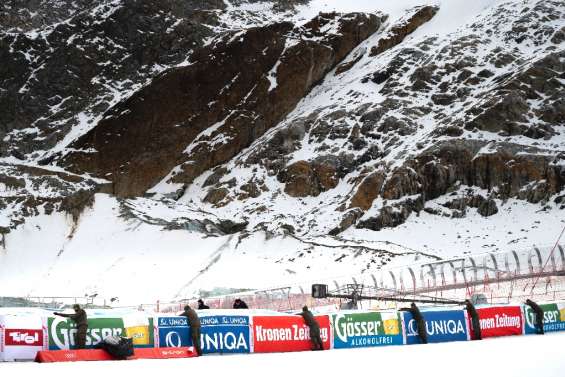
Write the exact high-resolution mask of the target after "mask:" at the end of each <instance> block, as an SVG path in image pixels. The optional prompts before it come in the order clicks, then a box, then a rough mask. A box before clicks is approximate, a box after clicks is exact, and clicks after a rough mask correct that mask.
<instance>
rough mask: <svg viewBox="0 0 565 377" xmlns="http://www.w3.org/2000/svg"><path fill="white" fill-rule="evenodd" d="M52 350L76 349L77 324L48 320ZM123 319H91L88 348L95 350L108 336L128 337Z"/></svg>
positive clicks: (57, 318)
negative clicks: (95, 346)
mask: <svg viewBox="0 0 565 377" xmlns="http://www.w3.org/2000/svg"><path fill="white" fill-rule="evenodd" d="M47 328H48V332H49V349H50V350H68V349H74V348H75V347H76V333H77V328H76V324H75V323H74V322H73V321H72V320H70V319H67V318H63V317H54V318H53V317H50V318H48V319H47ZM125 334H126V332H125V329H124V321H123V319H122V318H89V319H88V331H87V333H86V348H93V346H94V345H96V344H98V343H100V342H101V341H102V339H104V338H106V337H107V336H110V335H112V336H114V335H117V336H126V335H125Z"/></svg>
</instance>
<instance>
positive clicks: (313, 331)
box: [300, 305, 324, 351]
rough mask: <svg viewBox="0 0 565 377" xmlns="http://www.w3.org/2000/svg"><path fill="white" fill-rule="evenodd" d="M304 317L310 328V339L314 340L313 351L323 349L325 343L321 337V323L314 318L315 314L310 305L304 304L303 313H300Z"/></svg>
mask: <svg viewBox="0 0 565 377" xmlns="http://www.w3.org/2000/svg"><path fill="white" fill-rule="evenodd" d="M300 315H301V316H302V318H304V323H306V325H308V327H309V328H310V341H311V342H312V347H313V348H312V351H322V350H323V349H324V343H323V342H322V338H321V337H320V324H319V323H318V321H316V318H314V315H313V314H312V312H311V311H310V310H308V307H307V306H306V305H304V307H303V308H302V313H300Z"/></svg>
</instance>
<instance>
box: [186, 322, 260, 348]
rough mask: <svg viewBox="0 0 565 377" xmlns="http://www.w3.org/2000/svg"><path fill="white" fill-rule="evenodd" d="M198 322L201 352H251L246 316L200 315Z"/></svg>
mask: <svg viewBox="0 0 565 377" xmlns="http://www.w3.org/2000/svg"><path fill="white" fill-rule="evenodd" d="M200 323H201V324H202V329H201V345H202V352H203V353H249V352H251V345H250V339H251V338H250V326H249V317H248V316H231V315H230V316H209V317H201V318H200ZM190 343H191V344H192V341H190Z"/></svg>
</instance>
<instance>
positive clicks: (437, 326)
mask: <svg viewBox="0 0 565 377" xmlns="http://www.w3.org/2000/svg"><path fill="white" fill-rule="evenodd" d="M466 314H467V313H466V312H464V311H463V310H445V311H423V312H422V316H423V317H424V321H425V322H426V333H427V335H428V343H441V342H454V341H462V340H469V328H468V324H467V316H466ZM402 318H403V321H404V328H405V331H406V344H418V343H421V340H420V337H419V336H418V326H417V324H416V320H414V318H412V314H410V313H409V312H402Z"/></svg>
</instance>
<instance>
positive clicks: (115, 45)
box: [0, 0, 565, 303]
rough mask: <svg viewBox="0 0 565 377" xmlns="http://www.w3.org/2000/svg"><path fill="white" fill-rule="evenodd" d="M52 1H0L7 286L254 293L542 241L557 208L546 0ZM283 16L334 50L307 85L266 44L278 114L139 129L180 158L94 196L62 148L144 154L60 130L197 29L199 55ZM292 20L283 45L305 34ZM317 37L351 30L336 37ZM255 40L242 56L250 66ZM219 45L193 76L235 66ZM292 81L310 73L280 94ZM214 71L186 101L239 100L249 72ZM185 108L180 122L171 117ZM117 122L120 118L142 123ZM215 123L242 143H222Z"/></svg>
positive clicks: (561, 60)
mask: <svg viewBox="0 0 565 377" xmlns="http://www.w3.org/2000/svg"><path fill="white" fill-rule="evenodd" d="M66 3H69V4H70V2H65V1H62V2H57V7H54V8H53V12H52V13H49V14H47V13H44V12H43V11H42V9H44V8H42V7H45V4H46V3H45V2H38V3H34V4H33V5H30V6H29V7H27V8H26V9H27V11H25V10H24V11H21V12H20V11H16V10H15V9H14V8H13V6H12V8H11V9H8V8H9V7H7V6H6V5H2V6H3V7H4V8H1V9H2V12H3V13H2V12H0V26H1V27H0V56H2V60H3V61H6V62H8V64H6V65H5V66H3V68H0V105H1V106H0V136H1V140H2V141H1V142H0V153H1V156H0V233H1V234H2V242H1V244H0V245H1V247H0V284H1V285H2V286H3V287H9V288H6V289H3V291H2V295H53V294H56V295H79V296H83V295H84V294H92V293H98V294H99V295H101V296H104V297H116V296H118V297H120V299H121V300H122V302H131V303H133V302H136V303H139V302H142V301H153V300H156V299H162V300H164V299H175V298H179V297H190V296H192V295H197V294H198V292H199V290H201V289H204V290H210V289H211V288H213V287H227V288H267V287H272V286H279V285H289V284H294V283H297V282H311V281H316V280H318V279H326V278H333V277H337V276H351V275H356V274H359V273H363V272H374V271H376V270H377V269H378V268H379V267H381V266H386V267H389V266H399V265H404V264H409V263H413V262H420V261H425V260H435V259H437V258H445V257H451V256H456V255H461V254H465V253H477V252H482V251H496V250H507V249H509V248H515V249H525V248H529V247H531V245H532V244H536V245H538V246H545V245H549V244H552V243H554V242H555V238H556V235H557V234H558V233H559V231H560V230H561V228H562V227H563V226H564V225H565V224H564V222H563V221H564V218H563V215H562V214H563V206H564V203H563V197H564V196H563V192H562V191H563V186H564V184H565V174H564V169H563V165H564V164H565V162H564V160H563V158H564V156H565V150H564V149H565V145H564V139H563V131H564V129H563V127H564V126H565V123H564V122H565V118H564V114H565V108H564V107H563V98H565V96H564V92H565V90H564V87H565V85H564V84H565V81H564V80H565V77H564V72H565V55H564V54H565V52H564V41H565V24H564V21H563V20H564V19H565V17H564V14H565V7H564V5H563V3H562V2H560V1H539V0H538V1H535V0H525V1H523V0H512V1H498V0H480V1H475V2H472V3H469V2H466V1H462V0H445V1H443V0H441V1H434V2H421V1H415V0H402V1H395V2H384V1H383V2H378V1H368V0H362V1H361V0H358V1H352V2H343V1H337V0H327V1H322V0H320V1H318V0H313V1H310V2H305V1H276V2H272V1H235V0H232V1H229V2H228V1H225V2H222V1H219V0H218V1H211V0H210V1H202V2H192V1H190V2H188V1H187V2H182V4H181V3H179V2H178V1H173V0H168V1H159V2H157V1H149V2H147V1H144V2H142V1H134V0H123V1H112V2H109V1H104V2H103V1H100V2H96V3H94V2H93V3H88V4H86V3H82V2H74V3H73V5H72V6H70V5H69V6H68V7H67V6H66V5H65V4H66ZM179 4H181V5H179ZM59 5H60V6H59ZM416 7H417V8H416ZM37 9H39V10H41V11H38V10H37ZM334 10H335V11H339V12H351V11H352V12H359V11H361V12H377V11H378V12H382V13H375V15H374V16H366V17H368V18H367V19H371V18H372V17H376V18H378V19H380V20H381V21H382V22H384V23H382V24H380V25H378V26H376V28H375V29H371V30H372V31H375V32H374V33H369V34H371V35H367V37H368V38H367V39H366V40H359V41H356V42H355V43H350V40H348V34H347V33H342V32H339V29H338V28H336V25H338V23H337V22H333V21H331V20H339V19H341V18H340V17H343V16H342V15H338V14H329V15H322V16H321V17H319V18H318V19H317V20H318V21H317V22H312V21H311V20H312V18H313V17H314V16H316V15H317V14H318V12H319V11H325V12H328V11H334ZM422 10H424V11H422ZM35 12H38V13H37V14H34V13H35ZM384 14H386V15H387V16H388V17H387V18H386V19H385V17H383V15H384ZM6 15H8V16H6ZM347 17H349V16H345V18H346V19H347ZM5 20H8V21H5ZM320 20H322V21H321V22H320ZM328 20H329V21H328ZM281 21H291V22H292V23H293V24H295V26H294V27H295V28H296V29H295V30H305V28H308V27H312V30H313V33H314V34H315V38H317V40H318V41H320V40H323V41H325V42H324V43H322V45H326V46H327V43H328V42H327V41H331V43H334V44H333V45H332V46H333V47H332V48H334V49H335V51H342V52H341V55H343V56H341V57H343V62H341V63H343V64H339V63H340V62H339V61H336V60H335V59H328V60H327V61H324V62H323V65H324V69H323V70H321V71H320V72H323V74H320V76H317V79H316V80H313V81H315V82H310V81H312V80H310V81H308V78H310V79H311V77H313V76H312V75H311V74H310V71H309V70H308V69H306V68H307V67H313V66H315V65H311V66H308V65H305V64H303V63H301V61H302V60H300V59H298V60H294V61H292V60H289V61H290V62H291V63H290V64H287V67H286V68H285V69H287V70H288V71H285V70H282V69H279V68H280V67H281V62H284V59H282V60H281V59H279V57H280V56H284V53H283V54H282V55H276V56H275V55H273V58H274V60H273V61H272V62H269V64H267V66H268V67H267V66H266V69H265V71H264V72H263V71H261V72H260V74H258V76H260V77H259V78H258V79H257V82H260V83H261V85H263V86H264V89H265V91H264V92H261V93H262V94H260V95H257V101H259V102H260V101H261V100H265V98H267V97H268V96H269V93H271V91H272V90H273V89H277V88H278V89H279V90H281V96H280V97H277V98H279V99H280V98H284V100H285V101H288V102H286V104H290V105H289V106H288V107H287V108H285V111H283V112H281V113H284V115H283V116H282V117H281V119H282V118H284V119H283V120H282V122H279V120H280V119H277V120H276V121H273V122H272V124H269V127H265V129H264V130H263V129H262V128H260V127H259V130H260V131H258V132H255V130H256V128H252V129H253V130H254V131H253V132H250V133H245V132H242V130H247V129H248V128H249V125H250V124H251V123H252V122H250V121H249V120H248V118H245V117H242V118H237V119H236V120H237V121H234V122H233V123H230V122H228V123H227V124H226V122H223V123H222V122H221V121H222V119H224V118H225V119H227V116H228V114H225V115H226V116H225V117H221V118H219V119H217V120H216V121H213V122H209V123H206V126H205V127H204V128H203V129H199V130H198V133H197V134H198V135H197V136H198V139H195V140H192V139H190V140H189V139H188V138H185V136H183V135H180V136H179V135H178V134H175V133H169V132H168V131H162V132H155V133H154V136H152V137H153V139H151V140H149V144H147V143H146V144H145V145H149V146H153V147H154V146H158V145H161V144H163V143H165V144H166V142H167V140H169V141H170V140H173V141H174V143H178V144H179V145H182V148H181V149H182V150H184V151H187V152H188V153H185V154H183V156H181V157H179V158H178V159H177V158H176V157H175V158H171V156H168V155H167V153H162V155H163V156H162V158H164V159H170V161H167V163H166V164H162V166H161V170H160V171H159V172H158V174H155V172H151V174H153V175H154V177H153V178H152V180H151V182H152V183H151V185H148V186H147V185H146V186H143V187H144V188H143V189H142V190H138V191H136V195H135V196H136V197H131V198H127V199H124V198H115V197H113V196H112V195H108V194H113V193H118V191H119V190H117V187H116V182H117V180H116V179H115V176H113V174H107V173H108V171H107V170H106V171H105V170H104V169H103V167H102V168H101V165H97V164H96V163H94V164H92V166H86V165H84V166H85V167H84V168H83V169H82V170H80V171H76V170H74V169H70V170H71V171H69V169H67V168H68V167H69V165H66V164H64V163H61V161H62V162H64V161H65V159H64V158H63V159H61V157H64V156H70V155H73V154H80V153H83V152H88V153H90V154H92V155H94V154H96V153H100V151H102V150H104V156H103V157H104V158H106V159H108V156H111V155H112V153H115V154H116V156H118V157H119V158H121V159H123V161H122V160H119V159H115V160H114V159H112V158H110V159H109V163H110V164H114V165H116V166H117V167H118V168H122V167H123V166H127V165H128V164H130V165H131V166H129V167H128V169H129V170H130V171H132V172H134V173H139V174H140V175H144V174H146V173H147V172H146V171H144V169H145V168H143V167H142V165H138V164H137V163H134V162H133V161H136V159H142V158H144V159H147V160H153V162H154V163H155V164H161V160H160V158H161V157H158V158H159V159H158V158H157V155H156V154H154V153H153V152H151V153H149V152H147V150H144V149H143V148H142V147H141V146H140V144H139V140H138V139H136V138H135V137H128V138H124V139H116V140H117V141H116V140H114V144H112V145H111V146H110V147H106V148H107V150H105V149H104V148H105V147H104V144H105V141H106V140H110V139H105V138H106V137H107V136H108V135H107V133H106V132H105V131H108V133H112V132H114V131H116V130H117V128H116V127H113V126H112V127H109V128H108V130H104V129H102V128H100V129H102V131H99V132H98V136H97V137H96V139H97V140H98V142H99V145H94V144H93V146H89V148H87V149H84V148H82V146H78V145H77V144H73V143H76V142H77V140H80V139H81V138H84V137H85V135H87V134H88V133H89V132H90V133H92V132H93V131H92V130H94V129H95V128H97V127H98V126H99V125H100V122H101V120H103V119H104V117H106V116H108V115H111V114H113V112H114V113H115V112H117V113H116V114H115V115H116V116H117V117H118V118H116V119H124V117H127V116H128V113H127V112H124V111H125V110H127V109H126V108H125V107H124V106H125V105H127V104H128V98H130V97H131V98H134V99H135V98H142V97H143V93H146V92H147V91H151V90H152V88H154V87H155V85H157V84H158V83H159V82H162V81H160V78H162V77H165V76H167V75H170V74H171V72H181V71H184V70H186V69H187V67H189V66H190V65H191V64H193V63H194V62H193V61H191V57H192V56H193V54H194V51H196V47H197V46H202V47H203V48H204V49H203V50H199V51H208V50H207V49H210V48H213V47H214V44H215V43H218V41H226V43H227V44H229V43H232V42H235V41H237V38H242V37H243V36H244V35H247V33H249V31H248V30H249V28H257V27H260V28H264V29H261V30H269V29H273V28H276V27H280V26H276V25H274V24H275V23H276V22H281ZM309 23H310V25H308V24H309ZM278 25H284V24H278ZM240 29H244V30H240ZM349 30H351V29H349ZM258 34H261V33H258ZM352 34H354V33H352ZM298 35H300V33H298ZM290 37H292V38H288V40H289V41H293V42H292V43H290V44H293V45H294V43H296V41H298V40H300V41H301V43H313V42H314V41H312V40H310V38H311V36H310V35H306V38H304V35H300V38H295V37H296V36H293V35H290ZM234 38H235V39H234ZM293 38H295V39H293ZM336 38H337V39H336ZM304 39H306V42H304ZM362 39H364V38H362ZM336 40H337V41H339V40H347V41H348V42H347V46H349V47H348V49H347V51H346V52H343V51H344V50H342V49H341V47H340V45H339V44H335V41H336ZM385 41H386V43H385ZM331 43H330V45H331ZM357 44H359V45H358V46H357ZM284 46H285V47H288V46H287V44H286V42H285V43H284ZM356 46H357V47H356ZM378 46H386V48H384V49H383V48H380V47H378ZM324 48H325V47H323V46H322V47H320V51H321V50H322V49H324ZM260 50H261V51H263V50H262V49H260ZM253 51H254V50H253V49H251V48H250V49H248V50H245V51H242V53H244V54H247V58H248V59H250V60H249V61H253V60H254V59H255V60H256V59H257V56H255V53H254V52H253ZM282 51H287V50H286V49H282ZM291 51H292V50H291ZM299 51H301V52H302V53H304V52H307V51H310V50H308V49H302V50H299ZM287 53H288V51H287ZM201 54H202V53H201ZM242 55H243V54H242ZM257 55H258V56H259V55H260V54H257ZM287 56H291V57H294V56H293V55H292V54H288V55H287ZM296 56H300V54H297V55H296ZM270 58H271V57H269V59H270ZM339 60H341V58H340V59H339ZM328 61H331V64H330V65H326V63H327V62H328ZM230 62H232V60H231V59H228V60H226V64H227V65H225V67H226V68H222V67H220V68H218V69H216V70H215V71H213V72H206V71H203V72H202V73H201V74H200V77H201V78H206V77H213V78H214V79H215V78H216V77H217V76H221V73H226V72H231V71H230V70H233V69H235V70H240V71H241V72H245V68H247V69H249V67H250V66H251V64H247V65H242V66H237V67H235V68H234V67H233V66H229V63H230ZM275 62H278V63H275ZM224 71H225V72H224ZM250 71H251V70H250ZM283 72H292V73H293V74H294V75H293V76H289V75H286V74H284V75H283ZM247 73H253V74H255V73H256V72H254V71H253V72H247ZM289 77H292V78H296V77H300V80H294V79H292V80H291V79H288V78H289ZM302 77H306V79H304V80H305V82H310V83H311V84H312V85H309V86H308V88H306V89H305V90H302V89H301V90H300V91H299V92H293V91H292V90H294V89H293V88H295V87H296V86H297V85H296V83H302V82H303V81H301V80H303V79H302ZM230 78H231V77H230ZM287 79H288V80H287ZM228 81H229V80H228ZM235 82H237V80H235ZM192 83H194V81H192ZM285 84H287V85H288V86H286V87H285ZM238 85H239V84H238ZM187 87H188V88H190V83H188V85H187ZM167 88H168V87H167V86H166V85H165V87H164V88H163V92H161V93H165V94H167ZM223 88H225V86H224V85H222V86H221V87H220V88H218V90H217V91H216V92H212V91H211V92H210V93H208V94H209V97H210V98H209V99H206V101H205V102H206V103H205V105H209V104H210V103H212V102H213V101H214V100H218V99H220V98H221V97H222V96H225V97H226V98H232V100H233V99H234V98H235V99H236V100H237V101H236V102H238V103H239V100H240V99H245V100H247V99H249V98H250V97H247V96H246V95H247V94H248V92H250V88H246V89H248V90H246V91H242V93H239V92H238V91H237V90H235V89H233V88H231V86H230V87H229V88H228V89H229V90H224V92H225V93H224V92H222V89H223ZM288 88H291V89H292V90H290V89H288ZM169 89H170V88H169ZM20 91H22V92H21V93H20ZM170 92H172V91H170V90H169V93H168V94H170ZM243 92H244V93H243ZM295 93H299V94H295ZM240 94H241V96H240ZM165 97H166V96H165V95H163V98H165ZM173 97H174V96H173ZM207 98H208V97H207ZM277 103H278V102H277V101H275V104H277ZM220 105H221V104H220ZM166 106H167V104H166V103H163V104H160V105H159V106H155V107H153V108H151V107H148V106H145V109H143V108H144V106H142V105H140V106H139V109H141V110H143V111H147V113H149V114H150V113H158V112H159V111H162V110H163V111H168V110H166V109H167V108H166ZM176 106H177V107H182V106H183V102H182V100H181V101H180V102H178V104H177V105H176ZM218 108H219V109H220V108H221V110H222V111H223V110H224V109H223V108H222V106H218ZM234 108H235V109H236V110H239V109H238V108H237V107H234ZM265 109H266V111H264V112H263V113H264V114H266V115H267V116H271V115H272V114H271V112H272V111H271V108H269V107H265ZM245 110H246V111H255V110H256V109H255V108H246V109H245ZM278 110H279V109H277V111H278ZM219 112H220V110H219ZM247 114H248V113H247ZM191 115H193V114H183V115H182V116H183V119H181V120H180V121H181V122H183V124H184V123H185V124H186V126H187V128H190V127H191V126H193V123H191V122H192V118H191ZM130 116H131V118H132V119H135V118H136V117H139V113H138V112H137V110H136V111H133V112H132V113H131V115H130ZM148 119H149V118H148ZM116 124H117V125H119V126H123V127H124V132H123V134H124V135H126V134H128V132H131V134H132V135H134V134H135V131H136V130H135V126H136V125H138V124H140V123H137V122H131V123H128V124H127V125H126V124H125V123H121V124H120V122H116ZM147 124H148V125H149V128H148V129H154V126H159V125H161V123H160V122H155V125H154V124H153V123H151V122H147ZM254 127H255V126H254ZM269 128H270V129H269ZM138 130H139V129H138ZM234 130H235V131H234ZM233 132H240V133H241V134H243V135H244V136H245V138H243V139H235V140H237V142H234V139H232V138H231V137H232V136H233V135H234V133H233ZM263 132H264V134H263ZM143 133H145V131H143ZM174 135H176V136H174ZM118 136H119V135H118ZM241 140H245V142H241ZM144 142H147V140H145V141H144ZM160 143H161V144H160ZM165 144H163V145H164V146H166V145H165ZM194 144H198V145H199V146H200V147H202V148H201V149H198V148H195V145H194ZM220 146H221V147H222V148H224V149H222V148H220ZM91 147H92V148H91ZM120 148H127V149H128V150H130V151H131V152H132V154H131V157H132V158H129V157H128V158H124V156H122V155H120V153H118V152H119V151H120ZM157 149H159V148H157ZM165 150H166V148H164V149H163V151H165ZM144 153H145V155H144ZM187 161H188V162H190V161H195V162H194V163H193V164H192V165H191V164H190V163H188V164H187V163H186V162H187ZM191 166H192V167H191ZM110 172H112V171H110ZM149 187H150V188H149ZM148 188H149V189H148ZM101 193H106V194H101ZM124 196H128V195H124ZM124 280H126V281H127V282H130V284H123V281H124ZM14 282H15V283H14Z"/></svg>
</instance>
